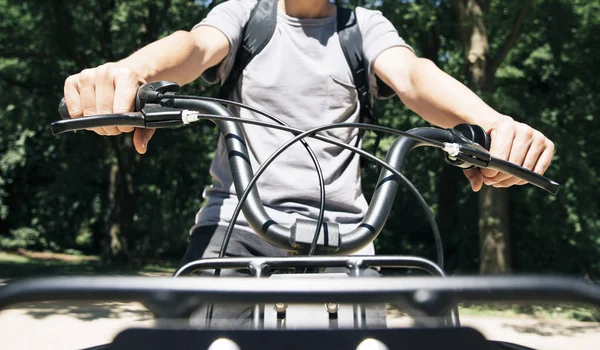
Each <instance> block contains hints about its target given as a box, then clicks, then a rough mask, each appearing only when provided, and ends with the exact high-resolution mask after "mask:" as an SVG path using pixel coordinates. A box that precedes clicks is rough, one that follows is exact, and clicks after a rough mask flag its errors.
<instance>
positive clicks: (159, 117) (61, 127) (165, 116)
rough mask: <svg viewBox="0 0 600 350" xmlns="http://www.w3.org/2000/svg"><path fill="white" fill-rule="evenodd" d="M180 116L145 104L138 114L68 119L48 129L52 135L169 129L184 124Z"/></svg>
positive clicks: (172, 110) (180, 114)
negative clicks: (106, 129) (105, 128)
mask: <svg viewBox="0 0 600 350" xmlns="http://www.w3.org/2000/svg"><path fill="white" fill-rule="evenodd" d="M62 102H63V101H61V105H62ZM65 108H66V105H65ZM59 109H60V107H59ZM182 115H183V110H181V109H176V108H170V107H163V106H161V105H159V104H155V103H146V104H145V105H144V107H143V108H142V110H141V111H140V112H132V113H123V114H100V115H91V116H87V117H81V118H70V117H69V119H63V120H59V121H56V122H53V123H52V124H50V127H51V131H52V134H53V135H58V134H62V133H65V132H68V131H77V130H84V129H93V128H98V127H102V126H129V127H135V128H144V129H158V128H170V127H174V126H179V125H182V124H184V122H183V121H182Z"/></svg>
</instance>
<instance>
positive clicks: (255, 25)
mask: <svg viewBox="0 0 600 350" xmlns="http://www.w3.org/2000/svg"><path fill="white" fill-rule="evenodd" d="M276 26H277V0H259V1H258V3H257V4H256V6H254V9H253V10H252V12H251V13H250V19H249V20H248V23H246V26H245V27H244V35H243V40H242V44H241V45H240V48H239V49H238V51H237V54H236V56H235V61H234V62H233V67H232V68H231V72H230V73H229V76H228V77H227V79H225V82H224V83H223V85H222V86H221V89H220V91H219V97H220V98H223V99H229V98H231V93H232V92H233V90H234V89H235V86H236V85H237V82H238V80H239V78H240V76H241V75H242V72H243V71H244V68H246V66H247V65H248V63H250V61H251V60H252V58H254V56H256V55H258V54H259V53H260V52H261V51H262V49H264V47H265V46H267V44H268V43H269V41H270V40H271V37H272V36H273V33H274V32H275V27H276Z"/></svg>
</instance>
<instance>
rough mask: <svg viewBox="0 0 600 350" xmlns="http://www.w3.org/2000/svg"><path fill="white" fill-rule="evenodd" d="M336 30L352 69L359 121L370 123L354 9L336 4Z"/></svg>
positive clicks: (363, 64) (372, 120) (365, 73)
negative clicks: (358, 102)
mask: <svg viewBox="0 0 600 350" xmlns="http://www.w3.org/2000/svg"><path fill="white" fill-rule="evenodd" d="M337 31H338V36H339V38H340V44H341V46H342V50H343V52H344V56H345V57H346V61H348V65H349V66H350V70H351V71H352V78H353V79H354V86H355V87H356V91H357V92H358V99H359V101H360V122H362V123H372V122H374V119H373V113H372V111H371V105H372V101H371V94H370V93H369V85H368V77H367V72H366V70H365V61H364V55H363V42H362V35H361V33H360V28H359V27H358V22H357V20H356V14H355V13H354V11H352V10H350V9H347V8H343V7H339V6H338V10H337Z"/></svg>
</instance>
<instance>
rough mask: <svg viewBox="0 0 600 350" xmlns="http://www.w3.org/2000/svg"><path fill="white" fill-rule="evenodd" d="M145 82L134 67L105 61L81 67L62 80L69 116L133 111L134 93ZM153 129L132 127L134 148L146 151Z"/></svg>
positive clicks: (110, 131)
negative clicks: (96, 65)
mask: <svg viewBox="0 0 600 350" xmlns="http://www.w3.org/2000/svg"><path fill="white" fill-rule="evenodd" d="M144 83H146V81H145V80H144V78H142V77H141V76H140V75H139V74H138V73H137V72H136V71H134V70H133V69H131V68H128V67H123V66H119V64H117V63H106V64H104V65H101V66H99V67H96V68H90V69H84V70H83V71H81V73H79V74H75V75H72V76H70V77H68V78H67V80H66V81H65V87H64V95H65V101H66V102H67V108H68V109H69V114H70V116H71V118H78V117H82V116H89V115H96V114H111V113H128V112H131V111H133V105H134V100H135V94H136V92H137V89H138V87H139V86H140V85H141V84H144ZM92 131H94V132H96V133H97V134H99V135H119V134H121V133H122V132H132V131H134V128H133V127H124V126H120V127H102V128H94V129H92ZM154 131H155V130H154V129H135V133H134V135H133V144H134V145H135V149H136V150H137V151H138V152H139V153H141V154H144V153H146V149H147V145H148V141H149V140H150V138H151V137H152V135H153V134H154Z"/></svg>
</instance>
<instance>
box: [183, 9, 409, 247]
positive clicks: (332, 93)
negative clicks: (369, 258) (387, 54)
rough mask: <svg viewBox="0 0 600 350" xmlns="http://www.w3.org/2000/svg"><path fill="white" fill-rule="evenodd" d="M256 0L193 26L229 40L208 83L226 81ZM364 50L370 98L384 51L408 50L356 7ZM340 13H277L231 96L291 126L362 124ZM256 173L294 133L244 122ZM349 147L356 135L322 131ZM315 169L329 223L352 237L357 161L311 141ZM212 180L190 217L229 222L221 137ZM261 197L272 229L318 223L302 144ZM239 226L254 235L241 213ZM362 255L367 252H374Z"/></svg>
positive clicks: (267, 178) (358, 207)
mask: <svg viewBox="0 0 600 350" xmlns="http://www.w3.org/2000/svg"><path fill="white" fill-rule="evenodd" d="M255 4H256V0H230V1H227V2H225V3H222V4H220V5H218V6H216V7H215V8H214V9H213V10H212V11H211V12H210V13H209V14H208V16H207V17H206V18H205V19H204V20H203V21H202V22H200V23H199V24H198V25H208V26H212V27H215V28H217V29H219V30H220V31H222V32H223V33H224V34H225V36H226V37H227V39H228V40H229V42H230V47H231V50H230V53H229V55H228V56H227V57H226V58H225V60H224V61H223V62H221V64H219V65H218V66H216V67H213V68H211V69H209V70H207V71H206V72H205V73H204V74H203V78H204V79H205V80H206V81H208V82H209V83H217V82H221V83H222V82H223V81H224V80H225V78H226V77H227V75H228V74H229V71H230V70H231V67H232V64H233V60H234V58H235V55H236V52H237V48H238V47H239V45H240V44H241V41H242V30H243V28H244V25H245V24H246V22H247V21H248V19H249V16H250V12H251V11H252V9H253V7H254V6H255ZM356 16H357V20H358V25H359V28H360V31H361V33H362V38H363V50H364V57H365V60H366V65H367V67H366V68H367V69H368V74H369V78H370V79H369V80H370V81H369V83H370V84H369V85H370V88H371V92H372V93H373V96H377V97H378V98H382V97H383V96H380V95H379V93H378V89H377V83H376V79H375V75H374V72H373V63H374V61H375V59H376V58H377V56H378V55H379V54H380V53H382V52H383V51H384V50H386V49H388V48H390V47H393V46H407V44H406V43H405V42H404V41H403V40H402V39H401V38H400V37H399V36H398V33H397V31H396V29H395V28H394V26H393V25H392V24H391V23H390V22H389V21H388V20H387V19H386V18H384V17H383V15H382V14H381V13H380V12H379V11H372V10H367V9H364V8H360V7H359V8H357V9H356ZM336 27H337V24H336V16H335V15H334V16H331V17H327V18H318V19H299V18H293V17H290V16H287V15H286V14H285V13H283V12H281V11H279V13H278V17H277V27H276V30H275V33H274V34H273V37H272V38H271V40H270V41H269V43H268V44H267V45H266V47H265V48H264V49H263V50H262V51H261V52H260V53H259V54H258V55H257V56H256V57H254V58H253V60H252V61H251V62H250V63H249V64H248V66H247V67H246V69H245V70H244V72H243V74H242V77H241V78H240V80H239V82H238V85H237V87H236V89H235V91H234V92H233V95H232V99H233V100H235V101H240V102H243V103H246V104H249V105H251V106H255V107H258V108H260V109H263V110H266V111H267V112H270V113H272V114H274V115H275V116H277V117H279V118H280V119H282V120H283V121H284V122H286V123H288V124H289V125H290V126H293V127H296V128H300V129H303V130H308V129H311V128H314V127H316V126H320V125H324V124H329V123H350V122H358V121H359V106H358V103H359V102H358V98H357V92H356V89H355V87H354V83H353V79H352V73H351V70H350V67H349V66H348V63H347V61H346V59H345V57H344V54H343V51H342V48H341V45H340V42H339V39H338V35H337V32H336ZM232 111H233V112H234V114H236V115H238V116H240V117H242V118H251V119H258V120H264V121H268V120H267V119H266V118H264V117H262V116H260V115H257V114H254V113H252V112H249V111H248V110H245V109H238V108H232ZM242 125H243V129H244V132H245V135H246V138H247V141H248V149H249V152H250V158H251V159H250V160H251V164H252V167H253V169H255V170H256V169H258V167H259V166H260V164H261V163H263V162H264V161H265V160H266V159H267V158H268V157H269V156H270V155H271V154H272V153H273V152H274V151H275V150H277V148H279V147H280V146H281V145H282V144H284V143H285V142H286V141H288V140H289V139H290V138H292V137H293V135H291V134H290V133H287V132H283V131H279V130H274V129H268V128H264V127H258V126H252V125H248V124H242ZM324 134H325V135H327V136H332V137H336V138H338V139H341V140H343V141H344V142H346V143H348V144H352V145H355V144H356V142H357V139H358V130H357V129H355V128H341V129H334V130H330V131H326V132H324ZM307 142H308V143H309V145H310V146H311V147H312V149H313V150H314V152H315V154H316V155H317V159H319V161H320V163H321V167H322V170H323V176H324V180H325V185H326V186H325V190H326V206H325V208H326V212H325V219H326V221H329V222H337V223H339V224H340V232H342V233H344V232H349V231H351V230H352V229H354V228H355V227H356V225H357V224H358V223H360V221H361V220H362V218H363V216H364V214H365V212H366V209H367V201H366V200H365V198H364V196H363V193H362V189H361V182H360V164H359V157H358V156H356V155H354V154H353V153H351V152H350V151H348V150H344V149H342V148H340V147H337V146H334V145H331V144H328V143H324V142H322V141H318V140H314V139H307ZM210 174H211V176H212V177H213V180H214V181H213V184H212V186H211V187H210V188H207V189H206V191H205V194H204V195H205V198H206V199H207V203H206V205H205V206H204V207H203V208H202V209H201V210H200V211H199V212H198V215H197V216H196V225H195V226H203V225H214V224H219V225H227V224H228V223H229V221H230V218H231V214H232V213H233V211H234V208H235V206H236V204H237V202H238V200H237V197H236V196H235V189H234V186H233V183H232V178H231V172H230V168H229V162H228V157H227V152H226V149H225V145H224V143H223V139H222V138H221V139H220V140H219V143H218V146H217V150H216V153H215V156H214V159H213V161H212V165H211V168H210ZM258 191H259V193H260V196H261V199H262V201H263V203H264V205H265V209H266V211H267V213H268V214H269V215H270V216H271V218H273V219H274V220H275V221H276V222H278V223H280V224H283V225H286V226H290V225H292V224H293V223H294V222H295V219H296V218H311V219H316V218H317V216H318V214H319V181H318V177H317V173H316V171H315V167H314V164H313V163H312V161H311V159H310V157H309V156H308V154H307V152H306V150H305V149H304V148H303V147H302V145H300V144H296V145H294V146H292V147H291V148H290V149H288V150H287V151H285V152H284V153H283V154H282V155H281V156H280V157H279V158H278V159H277V160H275V162H273V164H272V165H271V166H270V167H269V168H268V169H267V170H266V172H265V173H264V174H263V175H262V176H261V178H260V180H259V181H258ZM237 227H239V228H241V229H246V230H251V229H250V227H249V226H248V223H247V222H246V220H245V219H244V217H243V214H242V215H240V218H239V219H238V221H237ZM360 253H361V254H373V253H374V251H373V247H372V245H371V246H370V247H368V249H366V250H363V251H361V252H360Z"/></svg>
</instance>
